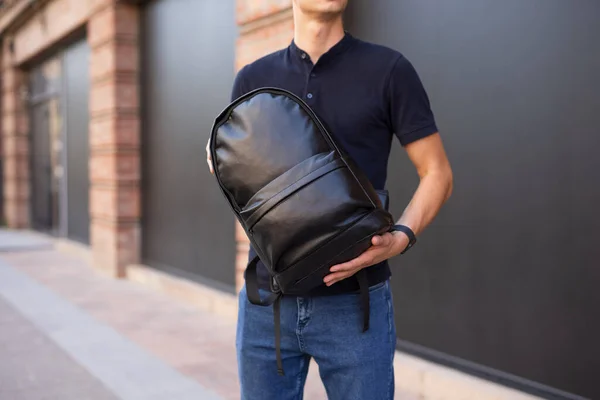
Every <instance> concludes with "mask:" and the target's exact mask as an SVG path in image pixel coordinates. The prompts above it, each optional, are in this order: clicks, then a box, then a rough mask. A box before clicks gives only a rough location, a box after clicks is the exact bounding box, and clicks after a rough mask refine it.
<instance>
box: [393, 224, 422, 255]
mask: <svg viewBox="0 0 600 400" xmlns="http://www.w3.org/2000/svg"><path fill="white" fill-rule="evenodd" d="M394 231H400V232H402V233H404V234H406V236H408V246H406V248H405V249H404V250H403V251H402V253H400V254H404V253H406V252H407V251H408V249H410V248H411V247H413V246H414V244H415V243H417V237H416V236H415V233H414V232H413V231H412V229H410V228H409V227H408V226H406V225H394V226H392V229H391V230H390V232H394Z"/></svg>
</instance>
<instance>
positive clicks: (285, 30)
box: [236, 0, 294, 291]
mask: <svg viewBox="0 0 600 400" xmlns="http://www.w3.org/2000/svg"><path fill="white" fill-rule="evenodd" d="M291 7H292V0H237V9H236V12H237V15H236V21H237V24H238V26H239V27H240V36H239V38H238V40H237V43H236V70H239V69H240V68H241V67H243V66H244V65H246V64H248V63H250V62H252V61H254V60H256V59H257V58H260V57H262V56H264V55H266V54H268V53H271V52H273V51H276V50H279V49H282V48H284V47H286V46H288V45H289V44H290V41H291V40H292V38H293V36H294V24H293V19H292V12H291V11H292V8H291ZM236 242H237V257H236V286H237V289H238V291H239V290H240V288H241V286H242V284H243V275H242V274H243V271H244V269H245V267H246V263H247V259H248V238H247V236H246V234H245V232H244V230H243V228H242V227H241V226H240V224H239V223H237V222H236Z"/></svg>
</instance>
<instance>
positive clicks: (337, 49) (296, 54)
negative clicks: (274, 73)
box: [289, 31, 355, 64]
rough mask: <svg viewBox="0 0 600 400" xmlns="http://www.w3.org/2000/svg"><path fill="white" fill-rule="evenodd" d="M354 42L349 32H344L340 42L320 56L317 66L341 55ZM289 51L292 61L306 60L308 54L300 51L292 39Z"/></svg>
mask: <svg viewBox="0 0 600 400" xmlns="http://www.w3.org/2000/svg"><path fill="white" fill-rule="evenodd" d="M354 41H355V39H354V37H353V36H352V35H351V34H350V33H349V32H347V31H344V36H343V37H342V39H340V41H338V42H337V43H336V44H334V45H333V46H332V47H331V48H330V49H329V50H328V51H326V52H325V53H324V54H323V55H322V56H321V58H320V59H319V61H318V62H319V64H321V63H323V62H324V61H326V60H328V59H330V58H332V57H334V56H336V55H338V54H341V53H342V52H344V51H345V50H346V49H348V47H350V45H352V43H354ZM289 49H290V53H291V55H292V57H293V59H294V60H298V61H301V62H303V61H306V60H307V59H308V53H306V52H305V51H304V50H302V49H301V48H300V47H298V46H297V45H296V42H295V41H294V40H293V39H292V42H291V43H290V46H289Z"/></svg>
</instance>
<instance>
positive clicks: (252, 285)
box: [246, 256, 281, 306]
mask: <svg viewBox="0 0 600 400" xmlns="http://www.w3.org/2000/svg"><path fill="white" fill-rule="evenodd" d="M259 261H260V258H259V257H258V256H255V257H254V258H253V259H252V260H250V262H249V263H248V266H247V267H246V293H247V295H248V300H249V301H250V303H252V304H255V305H257V306H270V305H271V304H273V303H274V302H275V300H276V299H277V298H278V297H280V296H281V293H270V294H269V296H267V298H265V299H264V300H263V299H261V298H260V292H259V291H258V275H257V273H256V266H257V265H258V262H259Z"/></svg>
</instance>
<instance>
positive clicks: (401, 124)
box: [389, 56, 438, 146]
mask: <svg viewBox="0 0 600 400" xmlns="http://www.w3.org/2000/svg"><path fill="white" fill-rule="evenodd" d="M389 96H390V97H389V99H390V121H391V123H392V129H393V130H394V134H395V135H396V136H397V137H398V139H399V140H400V144H402V146H406V145H407V144H409V143H412V142H414V141H416V140H419V139H421V138H424V137H426V136H429V135H431V134H434V133H437V131H438V129H437V126H436V122H435V118H434V115H433V112H432V110H431V106H430V102H429V97H428V96H427V93H426V91H425V88H424V87H423V83H422V82H421V79H420V77H419V75H418V74H417V71H416V70H415V68H414V67H413V65H412V64H411V63H410V61H408V60H407V59H406V58H405V57H404V56H400V57H399V58H398V60H397V61H396V63H395V64H394V67H393V68H392V71H391V75H390V78H389Z"/></svg>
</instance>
